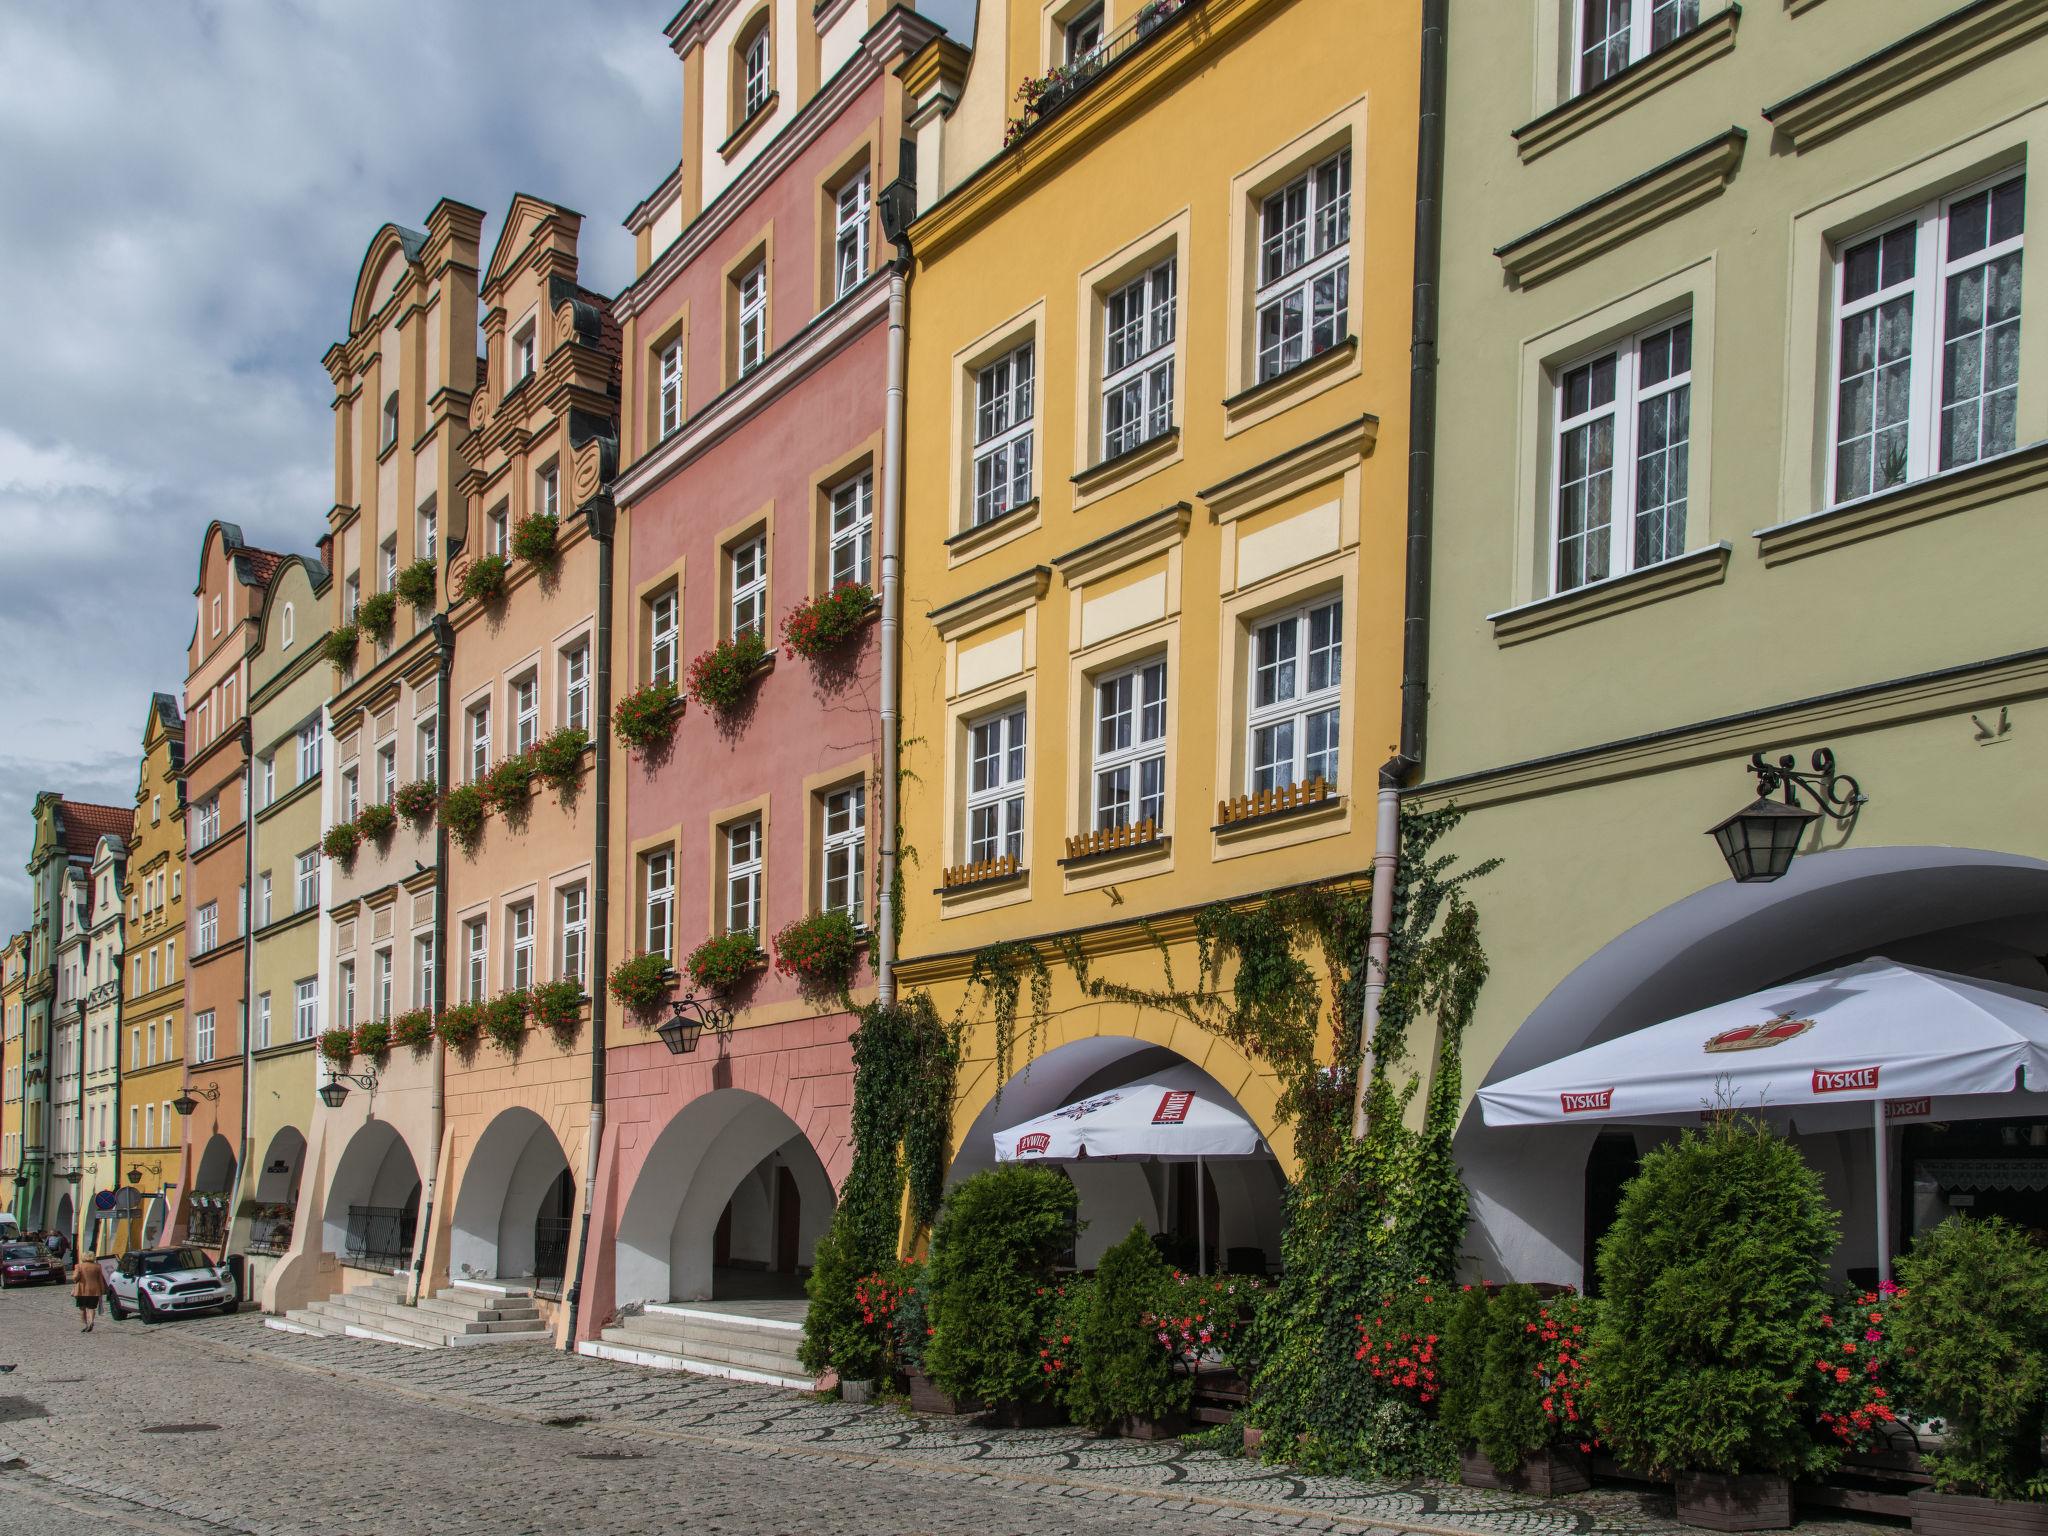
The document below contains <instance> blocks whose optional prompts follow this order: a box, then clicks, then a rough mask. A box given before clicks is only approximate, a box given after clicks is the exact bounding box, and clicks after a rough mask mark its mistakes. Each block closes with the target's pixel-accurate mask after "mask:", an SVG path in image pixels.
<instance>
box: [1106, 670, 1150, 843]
mask: <svg viewBox="0 0 2048 1536" xmlns="http://www.w3.org/2000/svg"><path fill="white" fill-rule="evenodd" d="M1165 819H1166V663H1165V661H1163V660H1157V661H1147V662H1142V663H1140V664H1139V665H1138V666H1135V667H1127V668H1125V669H1124V670H1123V671H1121V672H1116V673H1113V674H1111V675H1110V676H1108V677H1105V678H1103V679H1102V680H1101V681H1100V682H1098V683H1096V685H1095V825H1096V827H1097V828H1098V829H1102V828H1108V827H1131V826H1137V825H1139V824H1140V823H1143V822H1148V821H1149V822H1150V823H1152V825H1153V826H1155V827H1157V826H1159V825H1160V824H1161V823H1162V822H1163V821H1164V820H1165Z"/></svg>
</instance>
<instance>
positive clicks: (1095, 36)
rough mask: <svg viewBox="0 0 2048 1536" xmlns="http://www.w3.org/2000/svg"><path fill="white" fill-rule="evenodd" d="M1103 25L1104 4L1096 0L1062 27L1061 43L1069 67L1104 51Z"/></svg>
mask: <svg viewBox="0 0 2048 1536" xmlns="http://www.w3.org/2000/svg"><path fill="white" fill-rule="evenodd" d="M1103 27H1104V17H1103V6H1102V4H1101V0H1096V3H1095V4H1094V5H1091V6H1089V7H1088V8H1087V9H1086V10H1084V11H1082V12H1080V13H1079V14H1078V15H1076V16H1075V17H1074V19H1073V20H1072V21H1070V22H1068V23H1067V24H1066V26H1065V27H1064V28H1062V29H1061V34H1060V43H1061V47H1062V49H1063V51H1064V52H1065V54H1066V59H1065V63H1066V66H1067V68H1069V69H1072V68H1074V67H1075V66H1076V65H1078V64H1082V63H1085V62H1086V61H1088V60H1089V59H1091V58H1093V57H1094V56H1095V55H1096V54H1097V53H1100V52H1101V51H1102V37H1103Z"/></svg>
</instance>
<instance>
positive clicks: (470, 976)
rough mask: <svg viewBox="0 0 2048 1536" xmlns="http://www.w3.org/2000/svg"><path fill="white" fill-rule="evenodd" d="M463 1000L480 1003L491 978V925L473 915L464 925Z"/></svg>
mask: <svg viewBox="0 0 2048 1536" xmlns="http://www.w3.org/2000/svg"><path fill="white" fill-rule="evenodd" d="M462 953H463V960H462V986H463V1001H464V1002H467V1003H480V1002H482V1001H483V1000H484V990H485V988H487V987H488V986H489V985H490V980H491V970H490V964H491V925H490V923H489V922H488V921H487V920H485V919H484V918H481V917H473V918H471V919H470V920H469V921H468V922H466V923H464V924H463V925H462Z"/></svg>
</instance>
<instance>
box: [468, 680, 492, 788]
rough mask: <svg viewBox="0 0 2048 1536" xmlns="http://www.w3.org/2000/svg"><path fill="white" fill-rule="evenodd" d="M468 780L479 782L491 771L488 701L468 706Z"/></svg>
mask: <svg viewBox="0 0 2048 1536" xmlns="http://www.w3.org/2000/svg"><path fill="white" fill-rule="evenodd" d="M468 720H469V780H470V782H471V783H472V784H475V783H478V782H480V781H481V780H482V779H483V777H484V775H485V774H487V773H489V772H490V771H491V706H490V703H489V701H488V700H486V701H485V702H483V703H481V704H474V705H471V706H470V710H469V715H468Z"/></svg>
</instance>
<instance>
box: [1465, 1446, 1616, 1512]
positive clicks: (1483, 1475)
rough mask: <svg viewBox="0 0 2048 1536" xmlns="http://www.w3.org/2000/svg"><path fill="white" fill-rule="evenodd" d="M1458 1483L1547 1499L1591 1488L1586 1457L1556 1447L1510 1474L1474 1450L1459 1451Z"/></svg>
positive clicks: (1470, 1486) (1534, 1456)
mask: <svg viewBox="0 0 2048 1536" xmlns="http://www.w3.org/2000/svg"><path fill="white" fill-rule="evenodd" d="M1458 1481H1459V1482H1461V1483H1463V1484H1464V1485H1465V1486H1466V1487H1467V1488H1505V1489H1507V1490H1508V1491H1510V1492H1512V1493H1533V1494H1536V1495H1537V1496H1539V1497H1541V1498H1546V1499H1554V1498H1556V1497H1557V1496H1558V1495H1560V1494H1565V1493H1584V1492H1585V1491H1586V1490H1587V1489H1588V1488H1590V1487H1592V1486H1593V1477H1592V1473H1591V1472H1590V1471H1589V1469H1588V1468H1587V1465H1586V1458H1585V1456H1583V1455H1582V1454H1581V1453H1579V1452H1577V1451H1570V1450H1559V1449H1558V1448H1557V1447H1555V1446H1550V1447H1546V1448H1545V1449H1543V1450H1541V1451H1538V1452H1537V1453H1536V1454H1535V1455H1533V1456H1531V1457H1529V1458H1528V1460H1526V1461H1524V1462H1523V1463H1522V1464H1521V1465H1520V1466H1519V1467H1517V1468H1515V1470H1514V1471H1512V1472H1502V1471H1501V1470H1500V1469H1498V1468H1497V1467H1495V1466H1494V1464H1493V1463H1492V1462H1491V1461H1488V1460H1487V1459H1486V1457H1484V1456H1482V1455H1481V1454H1480V1453H1479V1452H1477V1451H1462V1452H1460V1453H1459V1455H1458Z"/></svg>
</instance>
